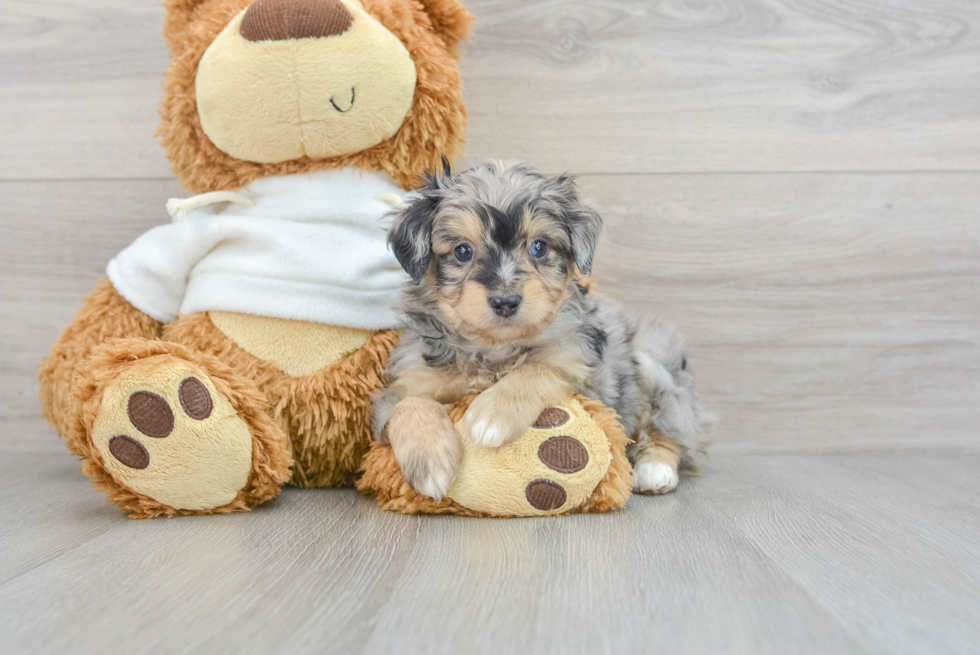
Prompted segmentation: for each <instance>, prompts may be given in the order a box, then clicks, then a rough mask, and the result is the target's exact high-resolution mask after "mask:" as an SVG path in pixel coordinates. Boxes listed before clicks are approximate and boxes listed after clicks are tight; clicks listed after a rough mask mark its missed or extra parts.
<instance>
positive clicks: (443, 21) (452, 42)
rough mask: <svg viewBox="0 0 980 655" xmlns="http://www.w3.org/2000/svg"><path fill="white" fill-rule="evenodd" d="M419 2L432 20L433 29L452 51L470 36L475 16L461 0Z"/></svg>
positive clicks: (423, 0) (424, 0)
mask: <svg viewBox="0 0 980 655" xmlns="http://www.w3.org/2000/svg"><path fill="white" fill-rule="evenodd" d="M418 2H419V3H420V4H421V5H422V8H423V9H424V10H425V13H426V14H427V15H428V16H429V20H430V21H432V29H433V30H434V31H435V33H436V34H437V35H439V36H440V37H441V38H442V40H443V42H445V44H446V47H447V48H449V50H450V51H454V50H455V49H456V44H458V43H459V42H460V41H462V40H463V39H465V38H466V37H467V36H469V33H470V27H471V26H472V25H473V21H474V18H473V15H472V14H470V12H468V11H466V7H464V6H463V4H462V3H461V2H459V0H418Z"/></svg>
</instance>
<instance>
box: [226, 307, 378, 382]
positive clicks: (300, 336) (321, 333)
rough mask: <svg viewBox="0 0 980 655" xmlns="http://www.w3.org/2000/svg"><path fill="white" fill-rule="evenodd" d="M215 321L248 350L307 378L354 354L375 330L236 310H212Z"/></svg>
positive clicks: (290, 373) (288, 371) (284, 369)
mask: <svg viewBox="0 0 980 655" xmlns="http://www.w3.org/2000/svg"><path fill="white" fill-rule="evenodd" d="M208 315H209V316H210V317H211V322H212V323H214V325H215V327H217V328H218V329H219V330H221V331H222V332H223V333H224V334H225V335H226V336H227V337H228V338H229V339H231V340H232V341H234V342H235V343H236V344H237V345H238V346H239V347H240V348H241V349H242V350H244V351H245V352H247V353H249V354H251V355H254V356H255V357H258V358H259V359H261V360H263V361H266V362H272V363H273V364H275V365H276V366H277V367H278V368H279V370H281V371H282V372H283V373H285V374H286V375H291V376H293V377H305V376H307V375H312V374H313V373H316V372H317V371H319V370H320V369H324V368H327V367H328V366H330V365H331V364H333V363H334V362H336V361H337V360H339V359H342V358H343V357H346V356H347V355H350V354H351V353H353V352H354V351H356V350H357V349H358V348H360V347H361V346H363V345H364V344H366V343H367V342H368V340H369V339H370V338H371V337H372V336H374V331H373V330H360V329H357V328H348V327H340V326H334V325H323V324H322V323H310V322H307V321H291V320H288V319H284V318H271V317H267V316H252V315H250V314H239V313H235V312H209V313H208Z"/></svg>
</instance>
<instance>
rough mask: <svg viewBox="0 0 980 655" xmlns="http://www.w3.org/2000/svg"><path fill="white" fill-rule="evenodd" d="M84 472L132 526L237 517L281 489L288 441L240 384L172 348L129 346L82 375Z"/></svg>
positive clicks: (112, 349) (116, 347) (96, 357)
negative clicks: (151, 520)
mask: <svg viewBox="0 0 980 655" xmlns="http://www.w3.org/2000/svg"><path fill="white" fill-rule="evenodd" d="M79 387H80V391H81V393H82V395H87V398H83V403H82V405H83V406H82V408H81V415H80V417H79V421H78V423H79V426H78V427H79V429H82V430H85V432H86V434H85V435H84V437H85V438H86V439H87V441H88V444H89V446H90V452H91V453H92V457H91V458H90V460H89V462H86V466H85V467H83V470H85V472H86V473H87V474H89V475H90V477H93V479H94V480H95V482H96V486H98V487H100V488H102V489H103V490H105V491H108V492H109V500H110V502H116V503H118V504H119V505H120V506H122V507H123V508H124V509H129V510H131V511H132V512H133V514H134V515H135V516H138V517H148V516H155V515H158V514H167V515H174V514H209V513H215V512H228V511H235V510H244V509H248V508H250V507H253V506H255V505H257V504H259V503H261V502H263V501H265V500H268V499H269V498H272V497H274V496H276V495H277V494H278V493H279V489H280V486H281V485H282V484H283V483H284V482H285V481H286V479H288V476H289V466H290V463H291V461H290V457H289V453H288V450H287V445H286V443H287V442H286V439H285V436H284V435H283V434H282V432H281V431H280V430H279V428H278V427H277V426H275V424H273V423H272V421H271V420H270V419H269V418H268V417H267V416H266V415H265V414H264V413H263V411H262V399H261V397H260V396H259V394H258V392H257V391H256V390H255V389H254V388H253V387H251V386H250V384H249V383H247V381H245V380H242V379H240V378H238V377H237V376H235V375H234V374H233V373H232V371H231V370H230V369H228V368H227V367H225V366H224V365H222V364H221V363H220V362H218V361H217V360H215V359H213V358H211V357H208V356H205V355H200V354H195V353H192V352H190V351H188V350H187V349H185V348H182V347H180V346H178V345H176V344H170V343H166V342H153V341H145V340H142V339H127V340H123V341H117V342H113V343H111V344H109V345H108V346H107V347H105V348H103V349H100V350H99V351H97V352H96V353H94V354H93V358H92V362H90V364H88V365H87V366H86V367H85V368H84V370H82V371H80V381H79Z"/></svg>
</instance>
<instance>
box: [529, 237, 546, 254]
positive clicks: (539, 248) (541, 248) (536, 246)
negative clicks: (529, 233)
mask: <svg viewBox="0 0 980 655" xmlns="http://www.w3.org/2000/svg"><path fill="white" fill-rule="evenodd" d="M547 254H548V244H547V243H545V242H544V241H542V240H541V239H538V240H537V241H535V242H534V243H532V244H531V256H532V257H535V258H536V259H541V258H542V257H544V256H545V255H547Z"/></svg>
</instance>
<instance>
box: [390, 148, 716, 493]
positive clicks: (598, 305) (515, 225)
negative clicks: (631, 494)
mask: <svg viewBox="0 0 980 655" xmlns="http://www.w3.org/2000/svg"><path fill="white" fill-rule="evenodd" d="M601 231H602V218H601V217H600V216H599V215H598V214H597V213H596V212H595V211H593V210H592V209H590V208H589V207H587V206H586V205H585V204H583V203H582V201H581V200H580V198H579V194H578V191H577V189H576V186H575V183H574V181H573V180H572V179H571V178H569V177H565V176H562V177H556V178H549V177H546V176H544V175H542V174H540V173H538V172H537V171H535V170H534V169H532V168H531V167H529V166H527V165H524V164H519V163H501V162H494V161H490V162H486V163H484V164H482V165H480V166H477V167H475V168H473V169H470V170H468V171H465V172H463V173H460V174H458V175H455V176H454V175H451V174H450V171H449V166H448V163H446V165H445V171H444V172H443V174H442V175H433V176H429V177H428V178H427V182H426V183H425V184H424V185H423V186H422V187H421V188H420V189H419V191H418V194H417V195H416V196H414V197H413V198H412V199H411V200H410V201H409V202H408V204H407V205H406V206H405V207H404V208H403V209H402V210H400V211H399V212H397V214H396V215H395V218H394V222H393V225H392V227H391V230H390V231H389V233H388V243H389V245H390V246H391V248H392V250H393V251H394V254H395V256H396V257H397V258H398V261H399V263H401V265H402V266H403V267H404V268H405V270H406V271H407V272H408V274H409V275H411V277H412V280H413V282H412V283H411V284H409V285H408V286H407V288H406V289H405V292H404V294H403V296H402V300H401V303H400V307H399V309H400V311H401V313H402V314H403V315H404V319H405V336H404V337H403V338H402V340H401V343H400V344H399V345H398V347H397V348H396V349H395V351H394V353H393V354H392V356H391V359H390V360H389V363H388V368H387V372H388V374H389V375H390V377H391V384H390V386H388V387H387V388H386V389H384V390H382V391H380V392H379V393H378V394H377V395H376V397H375V402H374V416H373V425H374V427H375V436H376V437H377V438H378V439H379V440H382V441H390V443H391V445H392V448H393V450H394V454H395V457H396V459H397V460H398V463H399V465H400V466H401V468H402V472H403V473H404V475H405V478H406V480H408V482H409V484H411V485H412V487H414V488H415V489H416V490H417V491H419V492H421V493H424V494H426V495H428V496H431V497H433V498H436V499H439V498H442V497H443V496H444V495H445V494H446V492H447V491H448V490H449V487H450V486H451V485H452V482H453V480H454V478H455V475H456V469H457V467H458V465H459V458H460V447H459V442H458V441H457V437H456V434H455V432H454V430H453V426H452V423H451V422H450V420H449V416H448V414H447V411H446V409H445V407H444V405H445V404H450V403H453V402H455V401H458V400H460V399H461V398H463V397H464V396H466V395H468V394H471V393H479V394H480V395H479V396H478V397H477V398H476V399H475V400H474V401H473V403H472V404H471V405H470V407H469V409H468V410H467V412H466V414H465V417H464V421H465V424H466V427H467V429H468V431H469V435H470V437H471V438H472V439H474V440H475V441H477V442H478V443H480V444H483V445H485V446H491V447H492V446H500V445H501V444H504V443H506V442H508V441H510V440H512V439H515V438H517V437H519V436H521V434H523V433H524V431H525V430H526V429H527V428H528V427H530V425H531V424H532V423H533V422H534V420H535V419H536V418H537V416H538V415H539V414H540V413H541V412H542V410H544V409H545V408H546V407H548V406H550V405H552V404H554V403H557V402H559V401H561V400H563V399H564V398H566V397H567V396H568V394H569V393H570V392H572V391H577V392H580V393H582V394H585V395H587V396H589V397H592V398H597V399H599V400H601V401H602V402H603V403H605V404H606V405H608V406H609V407H612V408H614V409H615V410H616V411H617V412H618V413H619V415H620V417H621V420H622V423H623V427H624V428H625V429H626V433H627V434H628V435H630V436H631V437H632V439H633V443H632V444H631V445H630V447H629V450H628V454H629V457H630V461H631V462H632V463H633V467H634V471H635V474H634V489H635V490H636V491H640V492H644V493H653V494H660V493H667V492H669V491H671V490H673V489H674V488H675V487H676V486H677V480H678V470H681V471H683V470H685V469H692V468H693V464H694V463H693V458H694V455H695V454H696V452H697V450H698V447H699V445H700V443H701V441H702V439H703V435H704V429H705V426H706V424H707V417H706V414H705V413H704V412H703V410H702V409H701V406H700V404H699V403H698V400H697V397H696V395H695V392H694V378H693V376H692V375H691V373H690V371H688V368H687V359H686V357H685V355H684V351H683V346H682V345H681V343H680V341H679V340H678V338H677V337H676V336H675V334H674V332H673V330H672V329H671V328H669V327H668V326H667V325H665V324H664V323H661V322H659V321H657V320H656V319H653V318H650V317H641V316H635V315H632V314H629V313H626V312H625V311H624V310H623V309H622V308H621V307H620V306H619V305H617V304H616V303H615V302H613V301H612V300H610V299H608V298H606V297H604V296H600V295H593V294H592V293H590V292H589V290H588V288H587V285H586V283H585V282H584V281H583V280H582V279H581V278H580V277H579V275H580V273H581V274H589V272H590V271H591V269H592V259H593V256H594V254H595V250H596V245H597V243H598V241H599V234H600V233H601Z"/></svg>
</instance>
